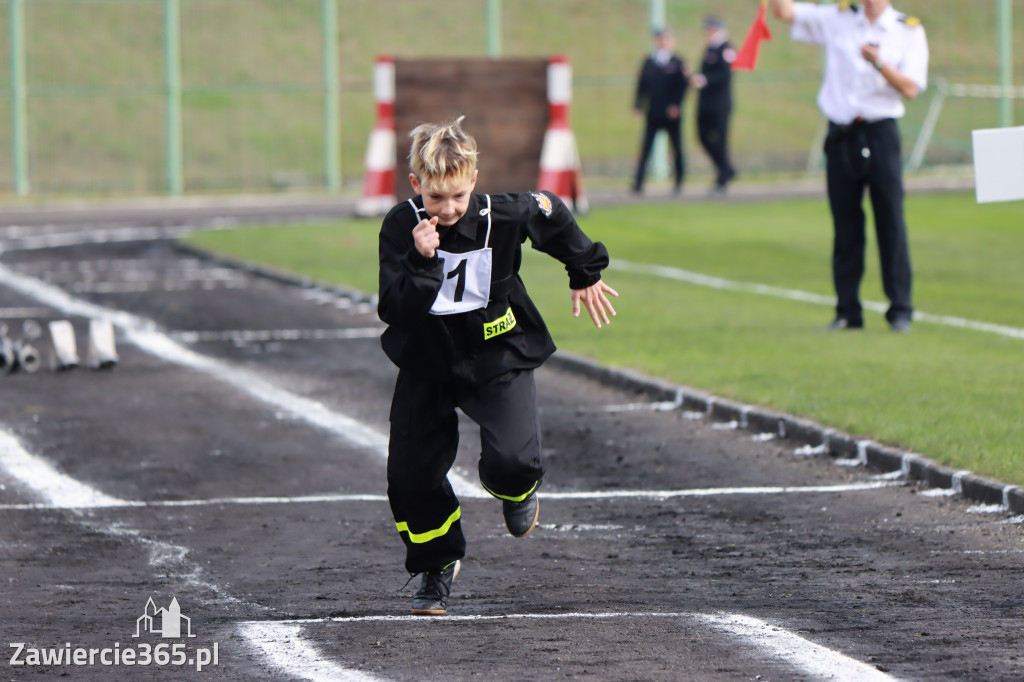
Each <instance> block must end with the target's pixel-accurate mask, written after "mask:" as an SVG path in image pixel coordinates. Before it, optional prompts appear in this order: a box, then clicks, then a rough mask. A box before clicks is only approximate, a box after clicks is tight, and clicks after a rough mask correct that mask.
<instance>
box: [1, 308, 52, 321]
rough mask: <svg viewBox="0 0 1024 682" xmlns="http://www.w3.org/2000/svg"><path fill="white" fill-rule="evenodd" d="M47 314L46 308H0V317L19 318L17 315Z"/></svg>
mask: <svg viewBox="0 0 1024 682" xmlns="http://www.w3.org/2000/svg"><path fill="white" fill-rule="evenodd" d="M47 314H49V311H48V310H47V309H46V308H0V318H3V319H5V320H6V319H9V318H19V317H45V316H46V315H47Z"/></svg>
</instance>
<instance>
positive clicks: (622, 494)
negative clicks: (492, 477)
mask: <svg viewBox="0 0 1024 682" xmlns="http://www.w3.org/2000/svg"><path fill="white" fill-rule="evenodd" d="M3 438H4V434H3V432H2V431H0V466H2V467H4V468H7V469H8V470H9V471H11V473H12V475H14V476H15V477H17V478H19V480H21V481H22V482H24V483H26V484H27V485H29V486H30V487H31V488H32V489H34V490H38V491H40V492H42V493H44V494H45V495H46V496H47V497H50V498H52V499H51V500H50V501H48V502H41V503H31V502H29V503H23V504H0V510H9V511H16V510H47V509H107V508H118V507H134V508H144V507H154V508H156V507H208V506H218V505H273V504H325V503H326V504H331V503H339V502H387V500H388V498H387V496H386V495H370V494H366V495H359V494H326V493H325V494H322V495H297V496H290V497H268V496H260V497H213V498H209V499H200V500H153V501H145V500H122V499H118V498H116V497H109V496H107V495H104V494H103V493H99V492H97V491H94V490H92V489H91V488H88V487H87V486H83V485H82V484H80V483H78V482H77V481H75V480H74V479H72V478H70V477H68V476H66V475H64V474H61V473H60V472H58V471H57V470H56V469H54V468H53V467H51V466H50V465H49V464H46V463H45V462H43V461H42V460H39V459H38V458H35V457H32V456H31V455H29V454H28V453H25V454H24V455H23V456H20V459H19V456H18V455H13V456H8V455H7V453H6V452H5V450H6V449H7V448H6V447H5V443H4V440H3ZM7 439H9V440H13V439H11V438H10V436H7ZM17 447H19V448H20V446H17ZM11 449H12V450H13V448H11ZM22 452H24V451H23V450H22ZM21 460H29V461H28V462H22V461H21ZM19 465H20V468H18V467H19ZM900 485H903V484H902V483H897V482H889V481H871V482H868V483H843V484H839V485H812V486H752V487H746V488H692V489H689V490H601V491H583V492H555V491H552V492H543V493H540V496H541V498H542V499H544V500H552V501H554V500H569V501H571V500H602V499H623V498H633V499H644V500H668V499H672V498H676V497H721V496H727V495H796V494H801V493H805V494H820V493H848V492H859V491H864V490H878V489H879V488H892V487H896V486H900ZM76 486H77V488H76ZM79 488H81V489H83V490H82V491H79V490H78V489H79ZM57 490H71V491H72V494H70V495H69V494H58V493H56V492H55V491H57Z"/></svg>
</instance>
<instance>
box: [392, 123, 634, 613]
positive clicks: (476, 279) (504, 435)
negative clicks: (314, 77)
mask: <svg viewBox="0 0 1024 682" xmlns="http://www.w3.org/2000/svg"><path fill="white" fill-rule="evenodd" d="M461 122H462V118H461V117H460V118H459V119H458V120H456V121H453V122H450V123H446V124H443V125H435V124H423V125H421V126H418V127H417V128H416V129H415V130H413V131H412V133H411V136H412V138H413V143H412V150H411V152H410V154H409V160H410V166H411V170H412V173H411V174H410V175H409V180H410V182H411V183H412V186H413V189H414V190H415V192H416V194H417V196H416V197H415V198H413V199H410V200H408V201H407V202H402V203H400V204H398V205H397V206H395V207H394V208H392V209H391V211H390V212H389V213H388V214H387V216H385V218H384V222H383V224H382V225H381V230H380V254H379V255H380V292H379V302H378V314H379V316H380V319H381V320H382V321H384V322H385V323H386V324H387V325H388V327H387V329H386V330H385V331H384V334H383V335H382V337H381V345H382V346H383V349H384V351H385V353H386V354H387V356H388V358H390V359H391V361H392V362H394V363H395V365H397V366H398V368H399V371H398V378H397V381H396V384H395V392H394V397H393V399H392V403H391V414H390V421H391V431H390V442H389V446H388V464H387V479H388V499H389V501H390V503H391V511H392V513H393V515H394V519H395V523H396V526H397V528H398V532H399V534H400V535H401V538H402V540H403V542H404V543H405V546H406V559H405V567H406V569H407V570H408V571H409V572H410V573H411V574H412V575H413V576H415V575H416V574H422V580H421V585H420V588H419V590H418V591H417V592H416V595H415V596H414V597H413V602H412V612H413V613H414V614H417V615H440V614H443V613H445V611H446V610H447V606H448V596H449V594H450V591H451V585H452V580H453V579H454V577H455V575H456V574H457V573H458V570H459V567H460V560H461V559H462V558H463V556H464V555H465V550H466V540H465V538H464V537H463V534H462V527H461V522H460V519H461V516H462V510H461V507H460V506H459V500H458V498H457V497H456V495H455V492H454V490H453V489H452V486H451V483H450V482H449V480H448V470H449V469H450V468H451V466H452V464H453V463H454V462H455V455H456V450H457V447H458V442H459V427H458V415H457V413H456V408H460V409H461V410H462V411H463V413H465V414H466V415H467V416H468V417H469V418H471V419H473V420H474V421H475V422H476V423H477V424H479V425H480V446H481V453H480V461H479V474H480V483H481V484H482V485H483V487H484V489H485V490H486V491H487V492H488V493H490V494H491V495H493V496H494V497H495V498H497V499H499V500H501V501H502V510H503V514H504V517H505V524H506V526H507V528H508V530H509V532H510V533H511V534H512V535H514V536H516V537H523V536H525V535H527V534H528V533H530V531H532V530H533V528H534V526H535V525H536V523H537V519H538V515H539V501H538V498H537V489H538V488H539V487H540V484H541V480H542V478H543V475H544V466H543V462H542V461H541V448H540V426H539V423H538V412H537V397H536V389H535V386H534V378H533V370H534V369H535V368H536V367H538V366H540V364H541V363H543V362H544V360H546V359H547V358H548V357H549V356H550V355H551V354H552V353H553V352H554V350H555V345H554V342H553V341H552V339H551V336H550V334H549V333H548V330H547V327H546V326H545V324H544V321H543V320H542V319H541V316H540V313H539V312H538V311H537V309H536V307H534V305H533V302H532V301H531V300H530V297H529V295H528V294H527V293H526V288H525V286H524V285H523V281H522V279H520V277H519V266H520V263H521V262H522V244H523V243H524V242H525V241H526V240H527V239H529V240H530V241H531V242H532V244H533V247H534V248H535V249H538V250H539V251H543V252H544V253H547V254H549V255H551V256H553V257H554V258H556V259H558V260H559V261H561V262H562V263H563V264H564V265H565V269H566V271H567V272H568V275H569V287H570V291H571V300H572V312H573V315H574V316H579V313H580V308H581V305H582V307H584V308H586V310H587V312H588V313H589V315H590V318H591V320H592V321H593V323H594V325H596V326H597V327H598V328H600V327H601V326H602V324H608V323H609V314H610V315H612V316H614V315H615V310H614V308H613V307H612V305H611V303H610V301H609V300H608V298H607V295H611V296H618V294H617V293H616V292H615V291H614V290H613V289H612V288H611V287H609V286H607V285H606V284H605V283H604V282H603V281H602V280H601V271H602V270H603V269H604V268H606V267H607V266H608V252H607V250H606V249H605V247H604V246H603V245H602V244H601V243H600V242H592V241H591V240H590V239H589V238H588V237H587V236H586V235H585V234H584V233H583V231H582V230H581V229H580V227H579V225H577V224H576V221H575V219H574V218H573V215H572V212H571V211H570V210H569V209H568V208H567V207H566V206H565V204H564V203H562V201H561V200H560V199H559V198H558V197H557V196H556V195H554V194H553V193H550V192H524V193H517V194H498V195H493V196H490V195H485V194H475V193H474V192H473V189H474V187H475V186H476V179H477V167H476V158H477V148H476V142H475V140H474V139H473V138H472V137H471V136H469V135H468V134H466V132H465V131H464V130H463V129H462V126H461Z"/></svg>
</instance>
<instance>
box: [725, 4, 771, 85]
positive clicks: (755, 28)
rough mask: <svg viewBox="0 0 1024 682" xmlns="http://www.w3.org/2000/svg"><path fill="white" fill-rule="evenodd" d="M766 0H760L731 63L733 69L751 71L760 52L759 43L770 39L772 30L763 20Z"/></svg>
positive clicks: (754, 67) (755, 66)
mask: <svg viewBox="0 0 1024 682" xmlns="http://www.w3.org/2000/svg"><path fill="white" fill-rule="evenodd" d="M767 5H768V0H761V7H760V8H759V9H758V10H757V18H756V19H754V23H753V25H751V27H750V30H749V31H747V37H746V38H744V40H743V45H741V46H740V51H739V52H737V53H736V61H734V62H733V63H732V70H733V71H753V70H754V69H756V68H757V57H758V54H759V53H760V52H761V43H762V42H763V41H765V40H771V39H772V32H771V30H769V28H768V22H767V21H765V15H766V14H767Z"/></svg>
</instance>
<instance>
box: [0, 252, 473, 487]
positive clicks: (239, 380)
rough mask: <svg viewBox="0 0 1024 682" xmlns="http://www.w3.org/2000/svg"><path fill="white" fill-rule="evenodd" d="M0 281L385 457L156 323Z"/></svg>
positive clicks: (383, 440) (357, 429) (353, 432)
mask: <svg viewBox="0 0 1024 682" xmlns="http://www.w3.org/2000/svg"><path fill="white" fill-rule="evenodd" d="M0 284H4V285H7V286H9V287H11V288H12V289H15V290H17V291H20V292H21V293H23V294H25V295H27V296H31V297H32V298H34V299H36V300H37V301H39V302H41V303H44V304H46V305H48V306H50V307H53V308H56V309H57V310H60V311H61V312H63V313H65V314H67V315H79V316H82V317H87V318H92V319H100V320H108V321H110V322H111V323H112V324H113V325H114V326H116V327H118V328H119V329H120V330H121V331H122V332H123V333H124V334H125V336H126V338H127V340H128V341H129V342H130V343H132V344H133V345H135V346H137V347H138V348H139V349H141V350H143V351H145V352H147V353H149V354H150V355H154V356H156V357H158V358H160V359H161V360H165V361H167V362H171V363H174V364H177V365H181V366H184V367H188V368H190V369H194V370H198V371H200V372H204V373H206V374H207V375H209V376H212V377H214V378H216V379H218V380H220V381H222V382H224V383H226V384H229V385H231V386H233V387H235V388H238V389H241V390H242V391H243V392H245V393H248V394H249V395H251V396H253V397H255V398H257V399H259V400H261V401H263V402H265V403H267V404H268V405H272V406H274V407H276V408H278V409H280V410H282V411H284V412H286V413H288V414H290V415H292V416H293V417H296V418H298V419H300V420H304V421H306V422H308V423H310V424H312V425H314V426H318V427H320V428H322V429H324V430H326V431H328V432H331V433H334V434H337V435H338V436H340V437H341V438H342V439H344V440H346V441H348V442H349V443H351V444H353V445H356V446H358V447H362V448H366V449H367V450H369V451H371V452H373V453H374V454H376V455H377V456H379V457H381V458H382V459H387V451H388V437H387V435H385V434H382V433H380V432H378V431H376V430H375V429H373V428H371V427H370V426H368V425H366V424H364V423H362V422H359V421H357V420H355V419H353V418H351V417H348V416H346V415H344V414H341V413H340V412H335V411H333V410H331V409H329V408H327V407H326V406H325V405H324V404H323V403H320V402H318V401H315V400H311V399H309V398H306V397H304V396H300V395H296V394H294V393H291V392H290V391H287V390H285V389H282V388H280V387H278V386H275V385H274V384H272V383H270V382H268V381H267V380H265V379H264V378H263V377H261V376H260V375H258V374H256V373H254V372H251V371H248V370H246V369H242V368H239V367H234V366H232V365H229V364H227V363H225V362H222V361H219V360H216V359H214V358H211V357H207V356H204V355H200V354H198V353H196V352H194V351H192V350H189V349H188V348H185V347H184V346H182V345H181V344H179V343H177V342H175V341H174V340H172V339H171V338H170V337H168V336H167V335H166V334H164V333H163V332H161V331H158V330H157V325H156V323H154V322H153V321H151V320H146V319H144V318H140V317H137V316H135V315H132V314H131V313H127V312H124V311H119V310H112V309H110V308H106V307H103V306H100V305H97V304H95V303H90V302H88V301H83V300H81V299H78V298H75V297H73V296H70V295H69V294H67V293H66V292H65V291H63V290H62V289H60V288H59V287H55V286H53V285H50V284H46V283H45V282H42V281H40V280H38V279H35V278H32V277H26V276H24V275H21V274H18V273H16V272H14V271H13V270H11V269H10V268H8V267H6V266H4V265H2V264H0ZM448 480H449V482H450V483H451V485H452V488H453V489H454V490H455V493H456V494H457V495H459V496H460V497H489V495H488V494H487V493H486V492H485V491H484V490H483V488H481V487H480V486H479V485H477V484H476V483H475V482H471V481H470V480H469V479H467V478H465V477H463V476H460V475H459V474H458V473H456V472H454V471H453V472H451V473H450V474H449V476H448Z"/></svg>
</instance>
